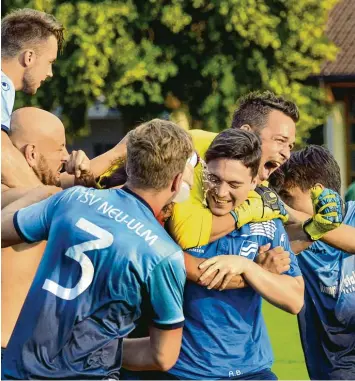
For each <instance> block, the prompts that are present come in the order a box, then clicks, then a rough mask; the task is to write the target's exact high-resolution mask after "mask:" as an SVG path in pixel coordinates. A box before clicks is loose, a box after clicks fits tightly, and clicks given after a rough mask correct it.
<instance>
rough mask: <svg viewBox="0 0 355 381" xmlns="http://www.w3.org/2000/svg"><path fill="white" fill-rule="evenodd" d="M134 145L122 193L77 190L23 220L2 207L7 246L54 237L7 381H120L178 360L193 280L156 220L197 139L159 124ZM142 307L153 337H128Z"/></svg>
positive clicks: (133, 136)
mask: <svg viewBox="0 0 355 381" xmlns="http://www.w3.org/2000/svg"><path fill="white" fill-rule="evenodd" d="M127 149H128V154H127V173H128V181H127V184H126V186H125V187H124V188H123V189H112V190H95V189H92V188H90V189H86V188H82V187H73V188H71V189H69V190H66V191H63V192H60V193H57V194H56V195H54V196H52V197H50V198H48V199H46V200H44V201H41V202H40V203H37V204H34V205H31V206H28V207H27V208H24V209H21V210H19V211H18V212H16V213H15V214H13V213H6V209H4V212H3V223H2V244H3V245H4V246H9V245H13V244H15V243H19V242H21V241H26V242H36V241H40V240H44V239H47V240H48V243H47V247H46V250H45V253H44V255H43V258H42V261H41V263H40V265H39V268H38V270H37V273H36V275H35V278H34V281H33V283H32V286H31V288H30V291H29V293H28V296H27V298H26V301H25V303H24V306H23V308H22V311H21V314H20V316H19V319H18V320H17V323H16V326H15V329H14V332H13V334H12V336H11V339H10V342H9V344H8V346H7V349H6V353H5V357H4V361H3V364H2V372H3V376H4V377H5V378H12V379H14V378H15V379H32V378H40V379H43V378H45V379H54V378H56V379H102V378H112V379H118V377H119V369H120V367H121V365H124V366H125V367H126V368H127V369H132V370H144V369H152V370H154V369H157V370H167V369H169V368H170V367H171V366H172V365H173V364H174V363H175V361H176V359H177V357H178V353H179V350H180V345H181V336H182V326H183V322H184V316H183V312H182V297H183V288H184V284H185V277H186V274H185V268H184V262H183V254H182V251H181V249H180V247H179V246H177V245H176V244H175V243H174V241H173V240H172V239H171V238H170V236H169V235H168V234H167V233H166V231H165V230H164V229H163V227H162V226H161V225H160V224H159V222H158V221H157V219H156V218H155V216H156V215H157V214H158V213H159V212H160V211H161V209H162V208H163V206H164V205H166V204H168V203H169V202H171V200H172V199H173V198H174V197H175V196H176V194H177V192H178V191H179V189H180V186H181V182H182V174H183V171H184V167H185V164H186V161H187V159H188V158H189V156H190V155H191V154H192V151H193V146H192V141H191V138H190V137H189V136H188V134H187V133H186V132H185V131H184V130H183V129H181V128H180V127H178V126H177V125H175V124H174V123H171V122H168V121H161V120H159V119H155V120H153V121H150V122H148V123H145V124H143V125H141V126H139V127H137V128H136V129H135V130H133V131H131V132H130V133H129V135H128V141H127ZM142 311H144V313H145V315H146V316H150V319H151V323H152V326H151V328H150V338H143V339H136V340H133V339H132V340H131V339H127V340H123V338H124V337H125V336H127V335H128V333H129V332H131V331H132V330H133V329H134V327H135V324H136V321H137V320H138V319H139V317H140V315H141V313H142ZM122 344H123V349H122Z"/></svg>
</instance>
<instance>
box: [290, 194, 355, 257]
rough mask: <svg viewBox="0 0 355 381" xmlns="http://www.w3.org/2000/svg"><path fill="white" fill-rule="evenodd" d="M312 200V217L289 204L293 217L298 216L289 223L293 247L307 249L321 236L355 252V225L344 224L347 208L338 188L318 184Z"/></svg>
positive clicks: (340, 247) (335, 244)
mask: <svg viewBox="0 0 355 381" xmlns="http://www.w3.org/2000/svg"><path fill="white" fill-rule="evenodd" d="M312 200H313V205H314V215H313V216H311V217H310V216H308V215H307V214H305V213H301V212H298V211H295V210H293V209H291V208H289V207H287V208H288V211H289V214H290V216H291V218H290V219H291V220H292V221H294V222H296V221H297V220H298V222H296V223H293V224H291V225H290V226H287V227H286V230H287V233H288V235H289V238H290V241H291V244H292V245H293V247H296V246H297V247H298V248H299V249H301V250H304V249H306V248H307V247H308V246H310V245H311V244H312V242H313V241H314V240H317V239H320V240H321V241H323V242H325V243H327V244H328V245H330V246H333V247H336V248H338V249H340V250H343V251H346V252H348V253H350V254H355V240H354V236H355V227H353V226H350V225H346V224H343V223H342V224H341V222H342V219H343V208H342V201H341V198H340V196H339V195H338V194H337V193H336V192H334V191H330V190H328V189H324V190H322V189H319V187H315V188H314V189H313V190H312ZM306 220H307V221H308V222H307V223H305V221H306ZM312 238H313V239H312Z"/></svg>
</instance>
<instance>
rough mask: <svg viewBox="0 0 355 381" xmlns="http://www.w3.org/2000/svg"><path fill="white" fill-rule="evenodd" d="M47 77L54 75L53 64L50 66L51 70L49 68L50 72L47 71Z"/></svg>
mask: <svg viewBox="0 0 355 381" xmlns="http://www.w3.org/2000/svg"><path fill="white" fill-rule="evenodd" d="M47 77H51V78H52V77H53V70H52V65H50V66H49V70H48V73H47Z"/></svg>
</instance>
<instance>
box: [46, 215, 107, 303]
mask: <svg viewBox="0 0 355 381" xmlns="http://www.w3.org/2000/svg"><path fill="white" fill-rule="evenodd" d="M75 226H76V227H78V228H79V229H81V230H83V231H85V232H88V233H90V234H92V235H93V236H95V237H97V238H98V239H94V240H92V241H86V242H83V243H80V244H78V245H74V246H71V247H69V249H68V250H67V251H66V252H65V255H66V256H68V257H69V258H72V259H73V260H74V261H77V262H78V263H79V264H80V267H81V278H80V280H79V281H78V283H77V285H76V286H75V287H73V288H66V287H63V286H61V285H59V284H58V283H56V282H54V281H52V280H50V279H46V280H45V282H44V284H43V286H42V288H43V289H44V290H47V291H49V292H51V293H52V294H54V295H55V296H58V298H61V299H65V300H73V299H75V298H76V297H77V296H79V295H80V294H81V293H83V292H84V291H85V290H86V289H87V288H88V287H89V286H90V284H91V282H92V280H93V278H94V266H93V264H92V262H91V260H90V258H89V257H88V256H87V255H85V254H84V252H85V251H91V250H101V249H106V248H107V247H110V246H111V245H112V243H113V235H112V234H111V233H109V232H108V231H107V230H104V229H102V228H100V227H99V226H97V225H95V224H93V223H92V222H90V221H88V220H86V219H85V218H80V219H79V221H78V222H77V223H76V225H75Z"/></svg>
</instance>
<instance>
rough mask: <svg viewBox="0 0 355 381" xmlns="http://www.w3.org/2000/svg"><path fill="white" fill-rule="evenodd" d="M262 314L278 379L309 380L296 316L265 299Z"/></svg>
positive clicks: (274, 370)
mask: <svg viewBox="0 0 355 381" xmlns="http://www.w3.org/2000/svg"><path fill="white" fill-rule="evenodd" d="M263 314H264V319H265V322H266V326H267V329H268V333H269V336H270V339H271V344H272V349H273V351H274V357H275V363H274V366H273V368H272V371H273V372H274V373H275V374H276V375H277V377H278V378H279V379H280V380H309V377H308V373H307V368H306V364H305V362H304V357H303V352H302V346H301V340H300V335H299V333H298V325H297V317H296V316H295V315H291V314H288V313H286V312H284V311H281V310H280V309H278V308H276V307H274V306H272V305H271V304H269V303H267V302H265V301H264V302H263Z"/></svg>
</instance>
